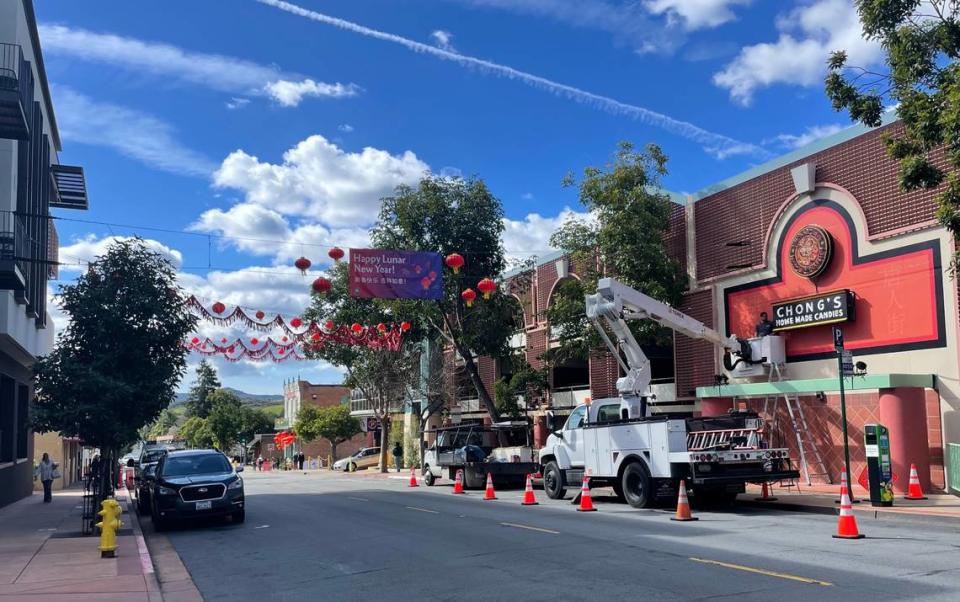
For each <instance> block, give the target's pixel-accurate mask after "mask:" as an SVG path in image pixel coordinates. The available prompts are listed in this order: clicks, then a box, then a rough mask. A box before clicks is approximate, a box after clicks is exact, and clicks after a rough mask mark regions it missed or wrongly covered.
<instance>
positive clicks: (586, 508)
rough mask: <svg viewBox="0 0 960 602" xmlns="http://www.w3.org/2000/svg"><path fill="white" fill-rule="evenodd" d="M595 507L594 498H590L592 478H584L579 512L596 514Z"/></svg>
mask: <svg viewBox="0 0 960 602" xmlns="http://www.w3.org/2000/svg"><path fill="white" fill-rule="evenodd" d="M596 511H597V509H596V508H594V507H593V498H592V497H590V477H587V476H584V477H583V485H581V486H580V507H579V508H577V512H596Z"/></svg>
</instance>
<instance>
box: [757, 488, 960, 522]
mask: <svg viewBox="0 0 960 602" xmlns="http://www.w3.org/2000/svg"><path fill="white" fill-rule="evenodd" d="M852 493H853V496H854V497H855V498H856V499H858V500H860V503H859V504H854V505H853V510H854V512H855V513H857V514H868V513H869V514H873V513H877V515H878V516H879V515H909V516H913V517H921V518H922V517H937V518H958V519H960V497H957V496H955V495H946V494H931V493H926V494H925V495H926V496H927V498H929V499H926V500H905V499H903V494H902V493H898V494H896V497H895V498H894V501H893V506H890V507H888V508H884V507H880V506H877V507H875V506H871V505H870V495H869V493H868V492H867V491H866V490H865V489H863V488H862V487H860V486H859V485H854V486H853V490H852ZM771 494H772V495H773V496H774V497H776V498H777V501H775V502H758V501H756V500H755V498H757V497H759V496H760V487H758V486H754V485H749V486H748V487H747V492H746V493H744V494H741V495H740V497H739V498H738V503H739V504H742V505H749V506H769V507H774V508H776V507H779V508H781V509H783V510H796V511H802V512H819V513H825V514H833V513H835V512H839V508H840V505H839V504H837V503H836V502H835V500H838V499H840V485H809V486H808V485H805V484H801V485H800V487H799V490H798V489H797V488H796V487H791V488H789V489H788V488H785V487H774V488H773V489H772V490H771Z"/></svg>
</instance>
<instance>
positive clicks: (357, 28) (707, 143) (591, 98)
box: [256, 0, 769, 158]
mask: <svg viewBox="0 0 960 602" xmlns="http://www.w3.org/2000/svg"><path fill="white" fill-rule="evenodd" d="M256 1H257V2H259V3H260V4H265V5H267V6H272V7H274V8H278V9H280V10H283V11H286V12H288V13H291V14H294V15H298V16H300V17H304V18H307V19H311V20H313V21H317V22H319V23H324V24H326V25H332V26H334V27H338V28H340V29H343V30H346V31H351V32H353V33H358V34H360V35H362V36H367V37H370V38H375V39H378V40H383V41H386V42H392V43H394V44H399V45H401V46H403V47H405V48H406V49H408V50H412V51H413V52H417V53H422V54H429V55H432V56H435V57H437V58H439V59H443V60H446V61H451V62H454V63H457V64H459V65H463V66H466V67H474V68H477V69H479V70H481V71H483V72H487V73H492V74H494V75H497V76H499V77H505V78H507V79H512V80H516V81H520V82H523V83H525V84H527V85H529V86H532V87H534V88H539V89H541V90H545V91H547V92H550V93H552V94H555V95H557V96H560V97H564V98H569V99H570V100H574V101H576V102H579V103H582V104H586V105H588V106H592V107H596V108H599V109H601V110H603V111H606V112H608V113H612V114H614V115H625V116H628V117H632V118H633V119H636V120H638V121H642V122H643V123H646V124H649V125H652V126H655V127H659V128H661V129H664V130H666V131H668V132H672V133H674V134H677V135H679V136H682V137H683V138H686V139H688V140H692V141H694V142H697V143H699V144H701V145H703V147H704V150H705V151H707V152H708V153H710V154H712V155H715V156H717V157H718V158H723V157H727V156H730V155H735V154H750V155H754V156H758V157H768V156H769V153H768V152H767V151H766V150H764V149H763V148H761V147H759V146H757V145H755V144H750V143H748V142H741V141H739V140H735V139H733V138H730V137H729V136H724V135H723V134H718V133H716V132H711V131H709V130H705V129H703V128H701V127H699V126H696V125H694V124H692V123H690V122H687V121H681V120H679V119H674V118H673V117H670V116H669V115H664V114H663V113H658V112H657V111H652V110H650V109H645V108H643V107H639V106H637V105H632V104H628V103H625V102H621V101H619V100H616V99H614V98H610V97H608V96H601V95H599V94H594V93H593V92H588V91H586V90H582V89H580V88H576V87H574V86H569V85H567V84H562V83H560V82H555V81H553V80H550V79H547V78H545V77H540V76H539V75H534V74H532V73H527V72H526V71H520V70H519V69H514V68H513V67H510V66H508V65H501V64H499V63H494V62H492V61H488V60H485V59H480V58H477V57H473V56H469V55H465V54H460V53H459V52H453V51H450V50H444V49H442V48H437V47H436V46H431V45H429V44H424V43H422V42H417V41H415V40H411V39H410V38H405V37H403V36H399V35H396V34H392V33H388V32H385V31H379V30H377V29H372V28H370V27H365V26H363V25H360V24H358V23H354V22H352V21H347V20H345V19H340V18H337V17H331V16H329V15H325V14H323V13H319V12H317V11H314V10H309V9H306V8H303V7H301V6H297V5H296V4H291V3H290V2H285V1H283V0H256Z"/></svg>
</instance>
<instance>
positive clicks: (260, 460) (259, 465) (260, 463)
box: [257, 456, 263, 472]
mask: <svg viewBox="0 0 960 602" xmlns="http://www.w3.org/2000/svg"><path fill="white" fill-rule="evenodd" d="M257 470H259V471H261V472H262V471H263V456H257Z"/></svg>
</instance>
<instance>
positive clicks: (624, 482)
mask: <svg viewBox="0 0 960 602" xmlns="http://www.w3.org/2000/svg"><path fill="white" fill-rule="evenodd" d="M620 487H621V488H622V489H623V497H624V498H626V500H627V503H628V504H630V505H631V506H633V507H634V508H647V507H649V506H650V504H651V502H652V501H653V491H652V490H651V483H650V472H649V471H648V470H647V467H646V466H644V464H643V462H632V463H631V464H628V465H627V467H626V468H625V469H624V470H623V476H622V477H621V479H620Z"/></svg>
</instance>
